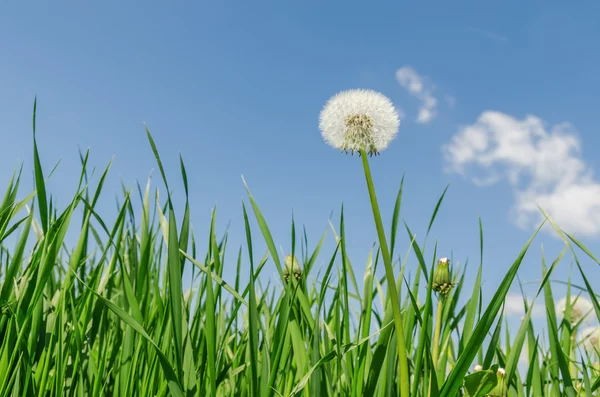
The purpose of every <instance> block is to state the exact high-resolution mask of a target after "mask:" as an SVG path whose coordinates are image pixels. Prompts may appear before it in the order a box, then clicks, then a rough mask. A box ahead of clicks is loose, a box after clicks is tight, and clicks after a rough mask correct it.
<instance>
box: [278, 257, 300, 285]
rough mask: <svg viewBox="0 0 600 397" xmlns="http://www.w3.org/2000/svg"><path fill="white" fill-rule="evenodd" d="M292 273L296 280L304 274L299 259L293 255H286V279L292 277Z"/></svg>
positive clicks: (284, 272) (284, 273)
mask: <svg viewBox="0 0 600 397" xmlns="http://www.w3.org/2000/svg"><path fill="white" fill-rule="evenodd" d="M290 275H293V276H294V278H295V279H296V280H299V279H300V276H301V275H302V269H300V265H299V264H298V259H296V257H295V256H292V255H288V256H286V257H285V267H284V269H283V277H284V278H285V280H286V281H287V280H289V279H290Z"/></svg>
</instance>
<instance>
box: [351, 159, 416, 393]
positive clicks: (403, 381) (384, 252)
mask: <svg viewBox="0 0 600 397" xmlns="http://www.w3.org/2000/svg"><path fill="white" fill-rule="evenodd" d="M360 157H361V159H362V164H363V168H364V171H365V179H366V181H367V188H368V190H369V198H370V199H371V207H372V209H373V218H374V219H375V227H376V228H377V236H378V237H379V245H380V247H381V256H382V257H383V264H384V265H385V275H386V278H387V284H388V294H389V296H390V301H391V302H392V311H393V313H394V325H395V327H396V337H397V338H398V360H399V365H400V395H401V396H408V395H409V386H410V379H409V378H408V359H407V356H406V344H405V342H404V328H403V326H402V313H401V312H400V296H398V291H397V290H396V279H395V278H394V269H393V268H392V258H391V257H390V251H389V249H388V245H387V240H386V238H385V232H384V230H383V222H382V221H381V212H380V211H379V204H378V203H377V196H376V195H375V187H374V186H373V178H372V177H371V169H370V168H369V160H368V159H367V153H366V152H365V151H364V150H361V151H360Z"/></svg>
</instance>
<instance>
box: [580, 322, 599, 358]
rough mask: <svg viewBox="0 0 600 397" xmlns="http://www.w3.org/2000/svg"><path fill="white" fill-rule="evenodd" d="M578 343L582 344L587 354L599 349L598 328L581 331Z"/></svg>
mask: <svg viewBox="0 0 600 397" xmlns="http://www.w3.org/2000/svg"><path fill="white" fill-rule="evenodd" d="M579 341H580V343H583V347H584V349H585V350H587V351H589V352H593V351H596V350H598V349H600V345H598V343H600V327H598V326H596V327H587V328H584V329H582V330H581V337H580V339H579Z"/></svg>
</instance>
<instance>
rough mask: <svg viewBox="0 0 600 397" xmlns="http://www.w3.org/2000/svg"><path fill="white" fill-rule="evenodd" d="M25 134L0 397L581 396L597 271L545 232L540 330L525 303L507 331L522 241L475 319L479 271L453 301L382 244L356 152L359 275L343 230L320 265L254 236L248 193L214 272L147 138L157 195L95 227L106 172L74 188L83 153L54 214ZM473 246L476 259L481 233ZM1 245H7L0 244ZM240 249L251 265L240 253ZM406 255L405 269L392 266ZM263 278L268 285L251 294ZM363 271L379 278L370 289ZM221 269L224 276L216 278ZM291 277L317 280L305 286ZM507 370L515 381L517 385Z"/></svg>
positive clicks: (318, 258)
mask: <svg viewBox="0 0 600 397" xmlns="http://www.w3.org/2000/svg"><path fill="white" fill-rule="evenodd" d="M33 120H34V122H33V124H34V126H33V128H34V136H33V150H34V164H33V166H34V170H35V191H33V192H30V191H25V192H23V189H22V188H20V185H21V175H20V173H16V174H15V176H14V178H13V179H12V180H11V181H10V182H9V183H8V186H7V188H6V193H5V195H4V198H3V200H2V202H1V205H0V241H1V242H2V244H3V245H2V247H1V250H0V396H166V395H173V396H397V395H400V394H401V395H404V396H408V395H410V396H444V397H450V396H457V395H465V396H485V395H489V396H507V395H508V396H532V397H539V396H563V395H565V396H592V395H599V394H598V393H599V391H598V388H599V387H600V377H599V374H600V372H599V371H600V366H599V364H598V357H599V356H598V353H597V352H598V349H599V347H600V345H599V343H598V331H597V329H596V330H593V329H592V330H590V329H588V330H584V329H583V326H584V323H583V320H584V318H585V315H587V318H589V317H591V318H600V305H599V304H598V300H597V295H596V294H595V292H594V291H593V285H592V282H593V280H588V279H587V278H586V275H585V273H584V271H583V270H582V268H581V267H580V266H579V262H578V258H579V257H583V256H586V257H589V258H591V259H592V260H593V261H595V262H598V261H597V259H596V258H595V257H594V255H593V254H592V253H591V252H590V251H589V250H588V249H587V248H585V247H584V246H583V245H582V244H581V243H579V242H578V241H577V240H576V239H575V238H574V237H572V236H569V235H567V234H566V233H564V232H563V231H561V230H560V229H559V228H558V226H556V225H553V224H552V226H553V227H555V229H556V233H559V234H560V235H561V236H562V237H563V239H564V241H565V249H564V251H563V252H562V254H561V255H560V256H559V257H557V258H546V259H545V260H544V261H542V263H540V274H544V278H543V280H542V281H541V283H540V284H539V290H538V296H539V297H540V299H541V300H542V301H543V302H544V304H545V307H546V308H547V311H546V325H547V326H546V327H545V329H546V330H547V331H545V332H546V333H545V334H541V333H539V332H538V331H536V330H535V329H534V327H533V322H532V320H531V315H532V313H533V306H531V305H530V303H531V302H527V301H526V300H525V299H524V301H523V305H524V308H525V312H526V315H525V317H524V320H523V322H522V326H521V327H520V328H519V329H518V330H511V329H509V328H508V327H507V326H506V323H505V321H504V316H503V311H502V308H503V303H504V299H505V296H506V294H507V292H508V291H509V288H511V286H513V287H514V286H516V280H515V276H516V274H517V271H518V269H519V267H520V265H521V262H522V259H523V257H524V256H525V254H526V252H527V250H528V249H529V248H530V244H531V242H532V240H530V241H528V242H524V247H523V249H522V251H521V252H515V253H514V263H513V264H512V265H511V266H510V268H509V270H508V272H507V273H506V275H505V278H504V280H502V282H500V283H499V284H498V285H499V286H500V287H499V289H498V290H497V291H495V293H494V295H493V297H492V299H491V301H490V302H489V304H487V303H486V304H483V303H482V298H481V279H482V274H483V273H485V271H486V269H485V266H484V265H483V264H482V263H481V262H480V263H479V266H478V270H477V277H476V279H475V280H476V281H475V283H474V284H473V285H465V284H464V283H462V280H463V279H464V277H465V272H464V269H460V268H456V267H455V266H453V264H452V263H450V264H449V267H446V261H445V259H443V257H444V256H445V255H444V254H443V253H442V254H440V253H439V252H436V247H435V245H431V248H429V252H426V251H425V250H424V249H423V244H422V243H421V242H419V241H416V240H414V239H413V243H412V245H411V246H410V247H397V246H396V244H395V241H396V239H397V236H398V235H399V234H400V233H403V234H404V233H408V234H409V235H410V236H412V232H411V231H410V230H409V229H408V228H407V227H405V226H404V225H403V224H402V223H401V222H399V219H400V209H401V201H402V188H400V190H399V193H398V196H397V200H396V205H395V208H394V211H393V216H392V218H391V219H381V217H380V214H379V208H378V206H377V198H376V195H375V189H374V184H373V181H372V179H371V175H370V170H369V166H368V164H369V160H368V156H367V155H366V153H365V152H363V153H362V156H361V157H360V158H361V160H360V161H362V163H363V166H364V169H365V177H366V186H365V187H366V189H367V191H368V193H367V192H365V194H369V197H370V198H371V203H372V208H371V209H365V210H372V212H373V219H374V223H373V224H371V225H366V226H365V227H375V228H377V231H378V237H379V244H378V246H377V247H376V249H374V250H373V252H371V255H370V256H369V258H370V259H369V261H368V263H357V262H356V261H352V258H349V257H348V256H347V253H346V246H345V242H344V233H345V231H344V219H343V214H342V216H341V217H340V219H339V223H338V224H336V225H332V233H329V235H328V238H335V243H336V244H335V245H336V247H335V249H334V250H333V251H331V252H325V251H324V250H322V249H321V248H322V246H323V241H324V238H325V236H323V237H322V238H321V240H320V242H319V243H318V244H317V245H316V246H312V247H310V246H307V243H306V241H307V240H308V239H307V238H306V236H305V235H303V233H301V232H300V231H299V229H298V230H297V229H296V227H295V225H294V223H292V224H291V225H290V230H291V235H292V241H291V244H290V246H291V247H292V249H291V252H289V253H288V255H285V256H284V255H281V253H280V252H278V250H277V248H276V243H275V240H281V239H277V238H276V237H275V236H272V235H271V233H270V231H269V226H268V220H267V219H264V217H263V215H262V213H261V210H260V206H259V203H257V202H256V201H255V199H254V198H253V196H252V194H251V191H250V188H248V187H247V188H248V190H247V193H248V194H247V197H246V199H245V205H244V207H243V209H242V212H243V219H244V220H245V234H246V240H247V241H246V244H244V246H242V247H234V248H235V249H236V252H239V255H238V256H237V257H233V256H227V257H226V256H225V255H224V253H225V250H226V248H227V241H228V240H227V235H226V234H225V235H220V236H219V235H217V234H216V232H215V228H216V226H215V218H214V217H213V221H212V223H211V225H207V226H206V227H207V228H208V226H210V233H209V236H210V237H209V239H208V241H196V240H195V239H194V235H193V232H192V230H191V229H190V215H189V214H190V209H189V206H188V203H187V199H186V205H185V207H184V208H180V209H178V211H175V208H174V206H173V203H172V202H171V200H170V197H169V196H168V194H167V193H166V192H168V191H169V188H168V187H169V180H170V179H174V178H182V180H183V184H184V186H185V191H186V194H187V178H186V170H185V166H184V164H183V162H181V174H180V175H175V176H173V175H165V173H164V170H163V167H162V165H161V160H160V156H159V149H160V148H157V147H156V146H155V144H154V141H153V139H152V135H151V133H150V132H149V131H148V142H149V145H147V148H148V150H152V151H153V152H154V154H155V156H156V160H157V164H158V166H159V169H160V172H161V176H162V178H163V181H164V184H165V186H166V187H167V190H166V192H164V193H162V197H158V196H156V195H154V194H152V191H153V190H152V189H151V186H150V185H148V186H146V187H140V189H139V191H136V190H134V191H128V192H124V193H123V195H122V197H121V199H120V200H119V206H120V207H119V211H118V215H117V216H116V217H114V218H111V219H106V218H104V219H103V218H101V217H100V216H99V215H98V214H97V213H96V210H95V208H96V205H97V204H98V202H99V201H100V200H102V199H103V198H102V197H101V192H102V190H103V185H104V182H105V181H106V179H107V178H110V174H109V168H107V169H106V170H104V173H103V174H102V176H101V177H100V178H99V182H98V183H97V184H94V185H93V186H90V185H88V179H87V174H88V171H87V168H86V166H87V153H84V154H83V155H82V171H81V178H80V180H79V188H78V190H77V194H76V195H74V197H72V200H71V202H70V203H69V204H68V205H67V206H66V207H65V208H57V207H56V206H55V205H54V204H53V200H52V198H51V197H52V195H51V192H49V191H47V189H46V185H45V177H47V176H48V170H42V168H41V165H40V163H41V162H40V156H41V155H43V154H44V153H43V148H38V147H37V144H36V141H35V107H34V116H33ZM357 161H359V160H358V159H357ZM149 166H150V165H149ZM375 179H376V178H375ZM178 182H179V181H178ZM398 182H399V183H400V181H398ZM114 193H115V192H110V194H112V195H114ZM442 200H443V195H442V197H441V198H440V199H439V202H438V205H437V206H436V208H435V211H434V213H433V214H432V216H431V222H430V224H429V228H431V225H432V224H433V222H434V220H435V216H436V213H437V211H438V209H439V207H440V204H441V202H442ZM176 213H179V214H182V215H181V216H180V217H179V218H176V217H175V214H176ZM76 214H82V215H80V216H82V219H83V220H82V222H81V223H79V222H77V223H76V222H74V221H73V218H74V216H75V215H76ZM546 222H547V223H550V224H551V223H552V222H551V220H547V221H546ZM252 225H255V226H254V228H253V227H251V226H252ZM256 225H257V226H258V227H256ZM67 231H69V232H72V231H76V235H77V236H78V237H77V242H76V244H72V245H70V246H68V245H67V244H66V242H65V236H66V234H67ZM480 235H481V252H479V253H477V254H478V256H479V257H483V247H484V235H483V228H480ZM9 236H10V237H11V238H10V239H8V240H14V241H15V244H11V245H10V246H6V245H5V244H6V241H8V240H7V238H8V237H9ZM533 237H534V236H532V239H533ZM258 242H260V245H261V246H263V245H264V244H266V246H267V247H268V250H267V252H257V250H256V249H253V248H254V247H256V246H257V245H258ZM238 248H239V251H237V250H238ZM407 252H410V253H412V255H413V256H414V257H415V258H417V260H416V261H411V262H410V263H407V262H405V260H403V261H402V262H399V261H398V260H396V259H395V258H398V257H403V258H405V259H406V258H407V255H406V253H407ZM567 256H568V257H569V258H571V257H573V258H574V261H575V264H576V265H577V266H576V269H577V271H578V272H579V274H580V276H581V278H582V279H583V280H584V283H583V284H584V285H583V286H581V288H579V287H578V286H572V287H570V288H569V289H568V291H569V293H568V295H567V297H568V299H567V301H568V302H569V303H568V304H566V305H565V310H564V313H563V312H562V311H561V310H556V309H557V308H556V307H555V305H556V303H555V301H558V299H557V298H558V297H556V296H554V295H553V291H552V286H551V283H550V282H549V280H550V277H551V274H552V272H553V270H554V269H555V268H556V267H557V266H558V265H559V264H560V263H562V262H564V258H565V257H567ZM268 262H271V263H273V264H274V265H275V266H276V268H277V269H278V273H279V275H280V279H279V280H278V282H277V283H275V284H273V285H271V284H267V285H266V286H264V285H263V283H262V282H261V270H262V269H263V268H264V266H265V264H267V263H268ZM317 262H321V263H322V262H324V263H326V264H327V266H325V267H323V268H317V267H315V263H317ZM599 264H600V263H599ZM409 266H410V267H411V272H412V274H414V277H413V278H412V279H411V280H410V282H409V281H408V279H407V278H405V277H404V274H405V273H406V272H407V267H409ZM184 267H186V268H191V269H192V274H193V277H192V281H193V288H191V289H187V288H185V289H184V285H185V282H184V279H183V269H184ZM472 267H476V266H472ZM380 268H385V271H386V277H385V278H382V279H378V278H376V277H375V276H374V274H375V272H376V269H380ZM224 269H228V271H227V274H237V276H236V277H235V278H232V279H225V278H224V276H223V274H224ZM359 270H360V274H359V273H358V271H359ZM471 271H473V270H471ZM242 275H243V277H242ZM309 275H310V276H311V279H313V280H317V281H316V282H308V276H309ZM242 279H244V280H249V281H248V282H247V283H246V282H242V281H241V280H242ZM390 281H394V282H392V283H390ZM359 284H360V287H359ZM419 291H421V293H419ZM423 291H425V292H426V293H425V294H423V293H422V292H423ZM580 294H581V298H578V299H579V300H578V301H575V299H576V298H577V297H578V296H579V295H580ZM390 296H398V297H399V299H390ZM584 296H585V297H587V298H584ZM423 297H424V299H423ZM584 299H586V301H584ZM571 301H575V302H571ZM461 302H467V303H466V304H464V305H463V304H462V303H461ZM581 302H589V304H588V305H584V304H582V303H581ZM392 303H393V304H392ZM379 306H381V307H385V310H383V311H379V310H378V309H377V307H379ZM559 309H560V308H559ZM588 309H589V310H588ZM585 311H589V312H590V313H586V312H585ZM557 312H558V314H557ZM563 314H564V315H563ZM399 326H400V327H401V332H396V331H397V330H398V327H399ZM515 331H516V332H515ZM585 335H589V336H590V337H589V338H587V339H585V338H583V339H582V336H585ZM507 340H508V341H510V343H505V341H507ZM399 347H400V348H399ZM522 357H525V358H527V362H528V365H527V366H526V368H525V369H524V370H523V371H519V370H518V364H519V360H520V359H522ZM476 366H478V367H477V368H475V367H476ZM476 369H477V370H476Z"/></svg>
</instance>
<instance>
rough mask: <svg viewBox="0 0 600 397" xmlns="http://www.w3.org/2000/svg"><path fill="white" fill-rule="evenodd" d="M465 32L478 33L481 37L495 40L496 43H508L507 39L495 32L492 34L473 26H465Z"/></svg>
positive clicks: (489, 31)
mask: <svg viewBox="0 0 600 397" xmlns="http://www.w3.org/2000/svg"><path fill="white" fill-rule="evenodd" d="M467 30H469V31H471V32H474V33H478V34H480V35H482V36H485V37H487V38H488V39H492V40H496V41H501V42H507V41H508V37H506V36H503V35H501V34H499V33H496V32H492V31H491V30H487V29H481V28H476V27H474V26H467Z"/></svg>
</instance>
